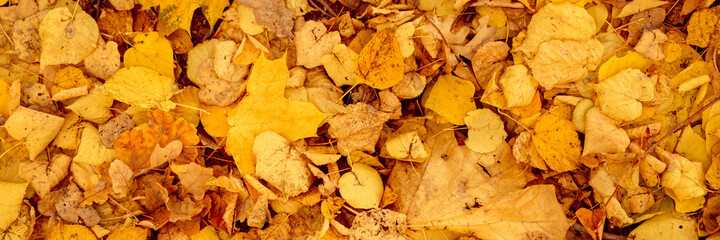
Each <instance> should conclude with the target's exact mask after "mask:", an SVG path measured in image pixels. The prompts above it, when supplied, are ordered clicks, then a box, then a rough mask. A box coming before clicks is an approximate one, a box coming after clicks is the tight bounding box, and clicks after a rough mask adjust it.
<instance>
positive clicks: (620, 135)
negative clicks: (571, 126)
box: [583, 107, 630, 156]
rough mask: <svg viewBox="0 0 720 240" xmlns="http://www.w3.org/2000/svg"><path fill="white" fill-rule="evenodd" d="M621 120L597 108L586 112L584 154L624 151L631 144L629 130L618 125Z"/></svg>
mask: <svg viewBox="0 0 720 240" xmlns="http://www.w3.org/2000/svg"><path fill="white" fill-rule="evenodd" d="M619 124H620V121H617V120H615V119H612V118H610V117H608V116H606V115H605V114H603V113H602V112H600V110H599V109H597V108H594V107H593V108H590V109H589V110H588V111H587V112H586V114H585V126H587V127H588V128H587V129H585V148H583V156H587V155H589V154H594V153H599V154H602V153H623V152H625V149H627V147H628V145H630V137H628V135H627V132H625V130H623V129H622V128H620V127H618V125H619Z"/></svg>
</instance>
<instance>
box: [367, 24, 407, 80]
mask: <svg viewBox="0 0 720 240" xmlns="http://www.w3.org/2000/svg"><path fill="white" fill-rule="evenodd" d="M403 60H404V58H403V56H402V53H401V52H400V45H399V44H398V42H397V40H396V39H395V29H387V30H384V31H382V32H379V33H377V34H376V35H375V37H373V38H372V39H371V40H370V42H368V43H367V45H365V47H363V49H362V50H361V51H360V53H359V54H358V60H357V62H358V65H357V69H356V70H355V76H356V77H357V83H364V84H367V85H369V86H371V87H374V88H377V89H386V88H389V87H392V86H394V85H395V84H397V83H398V82H400V80H402V78H403V73H405V70H404V69H405V63H404V62H403Z"/></svg>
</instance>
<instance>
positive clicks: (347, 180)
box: [338, 163, 384, 209]
mask: <svg viewBox="0 0 720 240" xmlns="http://www.w3.org/2000/svg"><path fill="white" fill-rule="evenodd" d="M383 188H384V187H383V182H382V179H381V178H380V174H378V172H377V171H376V170H375V169H373V168H372V167H370V166H368V165H365V164H362V163H356V164H354V165H353V166H352V171H351V172H348V173H345V174H343V175H342V177H340V182H339V184H338V190H339V192H340V195H341V196H342V198H343V199H345V201H346V202H347V204H349V205H350V206H352V207H354V208H360V209H371V208H377V207H378V206H379V204H380V200H381V199H382V194H383Z"/></svg>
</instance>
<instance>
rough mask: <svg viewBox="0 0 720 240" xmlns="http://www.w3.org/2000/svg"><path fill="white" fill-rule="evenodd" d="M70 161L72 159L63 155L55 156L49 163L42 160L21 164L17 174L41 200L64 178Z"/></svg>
mask: <svg viewBox="0 0 720 240" xmlns="http://www.w3.org/2000/svg"><path fill="white" fill-rule="evenodd" d="M71 161H72V158H70V157H68V156H67V155H65V154H56V155H55V156H53V158H52V160H50V162H48V161H42V160H37V161H31V162H22V163H20V167H19V169H18V172H17V174H18V176H20V177H21V178H23V179H25V180H26V181H28V182H30V185H32V187H33V188H34V189H35V191H36V192H37V194H38V196H40V197H41V198H42V197H45V195H47V194H48V193H50V191H51V190H52V188H53V187H55V185H57V184H58V183H60V181H61V180H62V179H63V178H65V175H67V173H68V167H70V162H71Z"/></svg>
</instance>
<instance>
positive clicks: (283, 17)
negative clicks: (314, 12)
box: [238, 0, 295, 38]
mask: <svg viewBox="0 0 720 240" xmlns="http://www.w3.org/2000/svg"><path fill="white" fill-rule="evenodd" d="M238 2H239V3H240V4H242V5H243V6H248V7H251V8H254V9H255V10H254V11H253V12H254V13H255V20H256V21H257V23H259V24H262V25H265V26H266V27H268V28H270V29H271V30H273V32H275V34H277V35H278V37H282V38H293V32H292V30H293V26H294V25H295V24H294V21H293V14H295V12H294V11H293V10H292V9H289V8H287V7H286V6H285V1H282V0H261V1H257V0H240V1H238Z"/></svg>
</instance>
